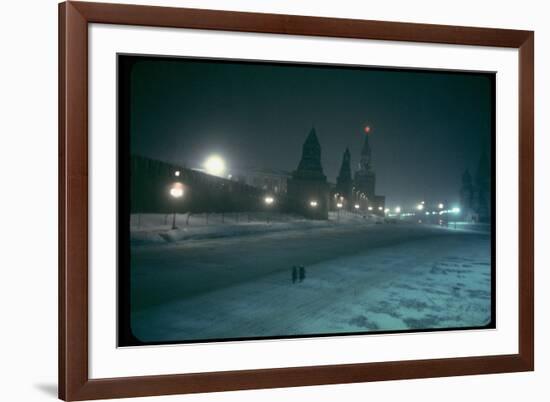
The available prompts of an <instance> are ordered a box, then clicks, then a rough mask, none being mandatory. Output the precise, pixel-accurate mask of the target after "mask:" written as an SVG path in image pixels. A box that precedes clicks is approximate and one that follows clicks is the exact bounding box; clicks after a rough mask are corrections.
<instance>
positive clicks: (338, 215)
mask: <svg viewBox="0 0 550 402" xmlns="http://www.w3.org/2000/svg"><path fill="white" fill-rule="evenodd" d="M343 206H344V204H342V203H341V202H338V203H336V208H337V212H336V216H337V218H336V219H337V221H338V222H340V210H341V209H342V207H343Z"/></svg>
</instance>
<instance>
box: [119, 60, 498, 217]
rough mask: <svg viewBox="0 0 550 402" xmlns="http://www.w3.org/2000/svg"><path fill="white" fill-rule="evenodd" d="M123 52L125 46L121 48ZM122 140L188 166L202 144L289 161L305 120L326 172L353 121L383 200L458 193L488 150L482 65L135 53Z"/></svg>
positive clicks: (214, 150)
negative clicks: (468, 69)
mask: <svg viewBox="0 0 550 402" xmlns="http://www.w3.org/2000/svg"><path fill="white" fill-rule="evenodd" d="M124 57H129V56H124ZM135 60H138V61H137V62H136V63H135V64H134V65H133V67H132V69H131V80H130V99H131V108H130V113H131V125H130V137H131V140H130V142H131V144H130V150H131V152H132V153H135V154H139V155H144V156H148V157H151V158H155V159H160V160H163V161H169V162H174V163H178V164H184V165H186V166H188V167H199V166H201V165H202V163H203V161H204V160H205V158H206V157H207V156H209V155H211V154H219V155H221V156H222V157H223V158H224V159H225V161H226V163H227V166H228V171H229V172H231V168H232V167H238V168H243V167H248V166H252V167H267V168H277V169H284V170H288V171H292V170H294V169H296V167H297V166H298V162H299V160H300V155H301V148H302V143H303V142H304V140H305V138H306V136H307V134H308V132H309V131H310V129H311V127H312V126H314V127H315V129H316V131H317V135H318V137H319V141H320V143H321V147H322V164H323V168H324V172H325V174H326V175H327V177H328V180H329V181H330V182H335V181H336V176H337V174H338V170H339V168H340V164H341V161H342V153H343V152H344V150H345V148H346V147H349V148H350V152H351V158H352V170H353V171H355V170H356V168H357V163H358V162H359V155H360V151H361V147H362V144H363V137H364V135H365V134H364V131H363V129H364V127H365V126H366V125H369V126H370V127H371V128H372V131H371V134H370V143H371V147H372V152H373V160H374V168H375V171H376V175H377V179H376V180H377V184H376V192H377V194H380V195H385V196H386V205H388V206H390V207H392V206H395V205H401V206H403V207H408V206H412V205H414V204H416V203H418V202H419V201H421V200H425V201H427V202H434V203H435V202H440V201H448V202H452V203H456V202H458V199H459V193H458V192H459V188H460V180H461V175H462V172H463V171H464V169H465V168H469V169H470V172H471V173H472V175H474V174H475V171H476V166H477V162H478V160H479V156H480V153H481V149H482V147H483V146H486V147H487V150H488V151H489V152H490V139H491V133H492V127H491V124H492V111H493V79H492V75H488V74H466V73H444V72H434V71H413V70H387V69H385V70H381V69H378V70H376V69H368V68H349V67H346V68H336V67H333V66H331V67H326V66H318V65H296V64H294V65H283V64H268V63H244V62H219V61H206V60H200V61H199V60H192V59H168V58H156V59H153V58H135Z"/></svg>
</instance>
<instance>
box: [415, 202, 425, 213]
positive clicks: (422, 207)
mask: <svg viewBox="0 0 550 402" xmlns="http://www.w3.org/2000/svg"><path fill="white" fill-rule="evenodd" d="M416 209H418V210H419V211H422V210H423V209H424V201H422V203H420V204H418V205H417V206H416Z"/></svg>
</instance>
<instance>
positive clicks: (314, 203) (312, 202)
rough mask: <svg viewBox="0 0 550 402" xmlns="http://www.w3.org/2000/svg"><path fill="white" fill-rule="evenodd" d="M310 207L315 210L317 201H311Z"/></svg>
mask: <svg viewBox="0 0 550 402" xmlns="http://www.w3.org/2000/svg"><path fill="white" fill-rule="evenodd" d="M309 205H310V206H312V207H313V208H315V207H316V206H317V201H310V202H309Z"/></svg>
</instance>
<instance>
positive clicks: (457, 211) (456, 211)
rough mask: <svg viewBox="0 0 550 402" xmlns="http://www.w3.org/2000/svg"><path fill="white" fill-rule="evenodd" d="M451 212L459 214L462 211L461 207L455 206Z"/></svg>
mask: <svg viewBox="0 0 550 402" xmlns="http://www.w3.org/2000/svg"><path fill="white" fill-rule="evenodd" d="M451 212H452V213H453V214H459V213H460V208H458V207H454V208H453V209H451Z"/></svg>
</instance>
